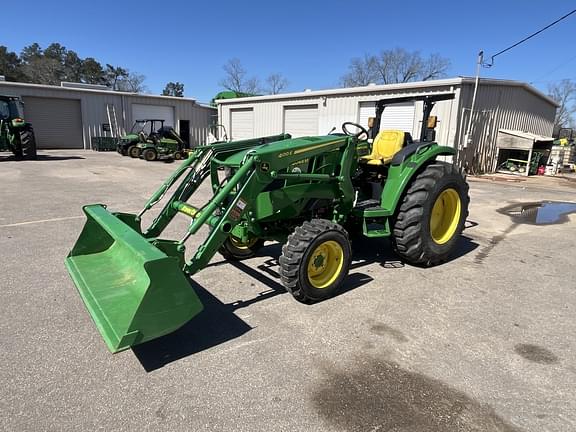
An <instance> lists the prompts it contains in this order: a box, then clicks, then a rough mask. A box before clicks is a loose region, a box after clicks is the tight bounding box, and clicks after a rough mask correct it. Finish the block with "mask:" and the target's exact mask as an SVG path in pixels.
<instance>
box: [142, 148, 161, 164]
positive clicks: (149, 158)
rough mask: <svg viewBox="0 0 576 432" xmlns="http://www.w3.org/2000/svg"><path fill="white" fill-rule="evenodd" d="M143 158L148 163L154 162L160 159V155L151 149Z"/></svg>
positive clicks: (145, 152) (146, 151) (143, 154)
mask: <svg viewBox="0 0 576 432" xmlns="http://www.w3.org/2000/svg"><path fill="white" fill-rule="evenodd" d="M142 157H143V158H144V159H145V160H147V161H148V162H152V161H155V160H156V159H158V153H157V152H156V150H155V149H151V148H149V149H146V150H144V151H143V152H142Z"/></svg>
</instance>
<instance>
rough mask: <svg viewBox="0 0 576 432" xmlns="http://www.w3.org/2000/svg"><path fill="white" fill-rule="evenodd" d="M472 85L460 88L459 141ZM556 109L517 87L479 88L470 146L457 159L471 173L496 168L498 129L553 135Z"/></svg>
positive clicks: (486, 86) (468, 106)
mask: <svg viewBox="0 0 576 432" xmlns="http://www.w3.org/2000/svg"><path fill="white" fill-rule="evenodd" d="M473 89H474V88H473V86H472V85H466V86H463V88H462V93H463V95H462V101H461V104H460V110H459V113H458V115H459V117H460V128H459V133H458V140H459V142H460V143H464V134H465V131H466V126H467V124H468V121H469V117H470V105H471V103H472V93H473ZM555 111H556V109H555V107H553V106H552V105H551V104H549V103H543V102H542V99H541V98H540V97H538V96H536V95H535V94H533V93H531V92H528V91H526V90H525V89H523V88H520V87H507V86H495V85H482V84H481V85H480V86H479V87H478V96H477V99H476V108H475V111H474V118H473V128H472V136H471V138H472V144H471V145H470V146H468V147H467V148H462V149H461V150H460V152H459V156H458V157H459V160H460V161H461V163H462V164H464V165H467V166H468V168H469V170H470V171H472V172H474V173H484V172H490V171H492V170H494V169H495V168H496V163H497V157H496V155H497V147H496V141H497V137H498V131H499V130H500V129H513V130H520V131H525V132H531V133H534V134H537V135H543V136H552V132H553V131H552V129H553V121H554V114H555Z"/></svg>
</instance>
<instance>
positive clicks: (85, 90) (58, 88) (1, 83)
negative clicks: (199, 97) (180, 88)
mask: <svg viewBox="0 0 576 432" xmlns="http://www.w3.org/2000/svg"><path fill="white" fill-rule="evenodd" d="M2 86H6V87H8V86H10V87H29V88H38V89H46V90H56V91H66V92H70V91H71V92H81V93H99V94H113V95H120V96H121V95H125V96H138V97H147V98H159V99H174V100H179V101H188V102H194V103H196V99H193V98H183V97H176V96H162V95H153V94H146V93H130V92H119V91H114V90H100V89H91V88H77V87H62V86H54V85H46V84H30V83H21V82H13V81H0V89H1V88H2Z"/></svg>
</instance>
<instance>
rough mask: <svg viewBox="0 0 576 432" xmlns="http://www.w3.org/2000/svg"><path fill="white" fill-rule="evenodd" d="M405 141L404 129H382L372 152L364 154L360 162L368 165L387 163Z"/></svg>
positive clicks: (375, 140)
mask: <svg viewBox="0 0 576 432" xmlns="http://www.w3.org/2000/svg"><path fill="white" fill-rule="evenodd" d="M405 141H406V133H405V132H404V131H401V130H383V131H380V132H379V133H378V135H376V138H375V139H374V142H373V143H372V152H371V153H370V154H369V155H367V156H362V157H361V158H360V162H362V163H365V164H367V165H386V164H387V163H389V162H390V161H391V160H392V158H393V157H394V155H395V154H396V153H398V152H399V151H400V150H401V149H402V147H403V146H404V143H405Z"/></svg>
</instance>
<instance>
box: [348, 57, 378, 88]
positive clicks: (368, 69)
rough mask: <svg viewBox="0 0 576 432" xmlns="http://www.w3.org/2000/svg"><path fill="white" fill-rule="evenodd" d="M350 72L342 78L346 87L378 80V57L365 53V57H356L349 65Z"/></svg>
mask: <svg viewBox="0 0 576 432" xmlns="http://www.w3.org/2000/svg"><path fill="white" fill-rule="evenodd" d="M348 69H349V72H348V73H347V74H345V75H344V76H343V77H342V78H341V81H342V85H344V87H359V86H367V85H368V84H371V83H376V82H377V81H378V59H377V58H376V56H373V55H368V54H364V57H355V58H353V59H352V60H351V61H350V66H348Z"/></svg>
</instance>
